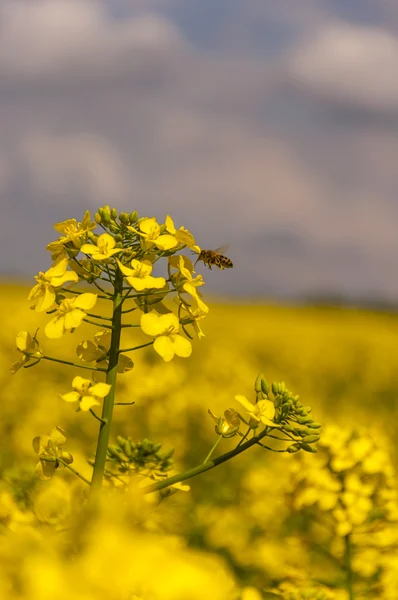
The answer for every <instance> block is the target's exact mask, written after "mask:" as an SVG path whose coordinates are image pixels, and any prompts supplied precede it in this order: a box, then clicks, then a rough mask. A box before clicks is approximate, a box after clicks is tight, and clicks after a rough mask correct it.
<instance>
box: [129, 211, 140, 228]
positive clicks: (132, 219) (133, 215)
mask: <svg viewBox="0 0 398 600" xmlns="http://www.w3.org/2000/svg"><path fill="white" fill-rule="evenodd" d="M137 219H138V212H137V211H136V210H134V211H133V212H132V213H130V217H129V220H130V225H132V224H133V223H135V222H136V220H137Z"/></svg>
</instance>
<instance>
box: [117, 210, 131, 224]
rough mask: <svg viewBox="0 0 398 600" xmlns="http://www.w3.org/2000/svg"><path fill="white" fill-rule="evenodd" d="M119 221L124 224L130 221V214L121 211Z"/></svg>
mask: <svg viewBox="0 0 398 600" xmlns="http://www.w3.org/2000/svg"><path fill="white" fill-rule="evenodd" d="M119 221H120V222H121V223H123V224H124V225H128V224H129V222H130V215H128V214H127V213H126V212H121V213H120V214H119Z"/></svg>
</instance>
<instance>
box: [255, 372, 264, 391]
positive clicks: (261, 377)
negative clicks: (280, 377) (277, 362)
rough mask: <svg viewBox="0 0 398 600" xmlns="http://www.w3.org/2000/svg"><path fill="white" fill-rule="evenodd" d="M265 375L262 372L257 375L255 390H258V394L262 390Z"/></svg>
mask: <svg viewBox="0 0 398 600" xmlns="http://www.w3.org/2000/svg"><path fill="white" fill-rule="evenodd" d="M263 377H264V375H263V373H260V375H257V378H256V381H255V382H254V391H255V392H256V394H259V393H260V392H261V380H262V379H263Z"/></svg>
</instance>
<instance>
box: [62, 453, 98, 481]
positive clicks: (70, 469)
mask: <svg viewBox="0 0 398 600" xmlns="http://www.w3.org/2000/svg"><path fill="white" fill-rule="evenodd" d="M58 461H59V462H60V463H62V464H63V465H64V467H66V468H67V469H69V471H72V473H73V474H74V475H76V477H79V479H81V480H82V481H84V483H87V485H90V482H89V480H88V479H86V478H85V477H83V475H81V474H80V473H79V471H76V469H74V468H73V467H71V466H70V465H68V463H66V462H65V461H63V460H62V458H59V459H58Z"/></svg>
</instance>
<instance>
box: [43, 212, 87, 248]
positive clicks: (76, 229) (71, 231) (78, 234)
mask: <svg viewBox="0 0 398 600" xmlns="http://www.w3.org/2000/svg"><path fill="white" fill-rule="evenodd" d="M96 227H97V224H96V223H94V222H93V221H90V212H89V211H88V210H86V212H85V214H84V217H83V221H82V222H81V223H78V222H77V221H76V219H67V220H66V221H62V222H61V223H55V225H54V229H55V230H56V231H59V232H60V233H63V234H64V235H63V236H62V237H60V238H58V240H56V241H55V242H50V244H48V246H47V250H48V251H49V252H53V253H54V254H55V255H59V254H60V253H62V252H63V251H64V245H65V244H67V243H68V242H72V244H73V245H74V246H75V248H78V249H79V248H80V246H81V243H82V241H83V240H85V239H86V236H87V234H88V232H89V231H92V230H93V229H95V228H96Z"/></svg>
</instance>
